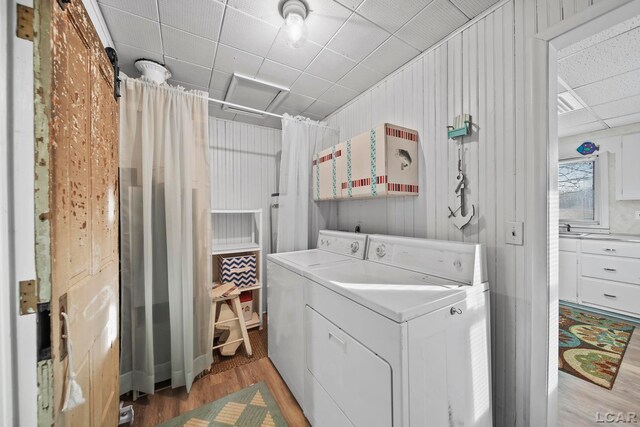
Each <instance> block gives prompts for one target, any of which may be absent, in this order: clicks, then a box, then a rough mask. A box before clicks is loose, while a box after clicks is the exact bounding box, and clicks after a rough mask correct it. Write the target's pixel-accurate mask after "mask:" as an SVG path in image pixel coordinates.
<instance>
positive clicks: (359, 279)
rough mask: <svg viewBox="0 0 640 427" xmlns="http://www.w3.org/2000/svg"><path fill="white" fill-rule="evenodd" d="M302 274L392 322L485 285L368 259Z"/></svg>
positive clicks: (427, 311)
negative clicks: (448, 278) (469, 283)
mask: <svg viewBox="0 0 640 427" xmlns="http://www.w3.org/2000/svg"><path fill="white" fill-rule="evenodd" d="M304 275H305V276H306V277H308V278H309V279H311V280H313V281H314V282H317V283H319V284H320V285H323V286H325V287H327V288H329V289H331V290H333V291H335V292H337V293H339V294H341V295H343V296H345V297H347V298H349V299H351V300H353V301H355V302H357V303H359V304H361V305H363V306H365V307H367V308H370V309H371V310H373V311H375V312H377V313H380V314H381V315H383V316H385V317H387V318H389V319H391V320H393V321H396V322H406V321H408V320H411V319H413V318H416V317H419V316H422V315H424V314H427V313H430V312H432V311H435V310H438V309H440V308H442V307H446V306H448V305H450V304H454V303H456V302H458V301H462V300H464V299H465V298H466V297H467V296H468V295H469V294H470V293H476V292H483V291H485V290H486V289H487V285H486V284H485V283H482V284H479V285H477V286H467V285H465V284H462V283H456V282H454V281H451V280H447V279H443V278H440V277H437V276H430V275H428V274H423V273H419V272H415V271H410V270H406V269H402V268H396V267H390V266H387V265H383V264H380V263H376V262H370V261H365V262H359V261H351V262H343V263H339V264H333V265H328V266H324V267H322V268H315V269H311V270H307V271H305V272H304Z"/></svg>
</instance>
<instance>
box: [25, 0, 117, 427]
mask: <svg viewBox="0 0 640 427" xmlns="http://www.w3.org/2000/svg"><path fill="white" fill-rule="evenodd" d="M35 3H36V7H35V22H34V32H35V39H34V43H35V46H34V69H35V81H36V83H35V84H36V88H35V93H36V95H35V96H36V100H35V101H36V102H35V108H36V123H35V125H36V188H35V203H36V269H37V275H38V292H39V295H38V299H39V302H40V307H47V303H49V306H48V308H49V310H50V311H49V312H50V317H49V319H50V334H49V335H50V338H51V342H50V355H49V357H48V358H47V357H41V360H40V362H39V364H38V377H39V378H38V380H39V386H38V387H39V390H38V393H39V411H40V413H39V424H40V425H51V424H55V425H73V426H115V425H117V424H118V398H119V393H118V385H119V337H118V332H119V321H118V316H119V278H118V276H119V267H118V265H119V260H118V133H119V128H118V126H119V125H118V113H119V109H118V108H119V107H118V102H117V100H116V99H115V98H114V71H113V67H112V65H111V63H110V61H109V59H108V57H107V55H106V53H105V50H104V47H103V46H102V44H101V42H100V39H99V38H98V35H97V34H96V31H95V29H94V27H93V25H92V23H91V20H90V19H89V16H88V14H87V12H86V10H85V8H84V6H83V4H82V1H81V0H66V1H64V0H38V1H36V2H35ZM45 311H46V309H45ZM63 312H64V313H66V314H67V315H68V319H69V322H68V329H67V325H65V322H64V321H63V319H62V317H61V316H62V314H61V313H63ZM41 319H42V316H41ZM39 323H45V322H39ZM41 331H43V329H42V328H41ZM65 336H69V337H70V338H71V341H72V344H73V349H72V353H71V354H72V356H73V357H72V362H73V371H75V373H76V374H77V382H78V383H79V384H80V386H81V388H82V392H83V395H84V399H85V402H84V403H83V404H81V405H79V406H77V407H76V408H74V409H72V410H70V411H65V412H62V408H63V404H64V400H65V395H66V393H67V388H68V386H69V381H68V379H67V375H68V373H69V368H70V366H69V359H70V357H69V355H68V354H67V351H66V344H67V342H66V338H65ZM40 341H46V337H45V338H42V337H41V339H40ZM40 345H41V346H42V344H40ZM40 350H41V351H40V353H41V354H40V355H41V356H42V353H43V349H42V348H41V349H40Z"/></svg>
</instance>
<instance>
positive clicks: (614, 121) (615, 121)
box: [604, 113, 640, 128]
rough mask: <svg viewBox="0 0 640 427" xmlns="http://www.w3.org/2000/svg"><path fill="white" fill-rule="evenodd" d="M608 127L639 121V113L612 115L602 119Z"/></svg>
mask: <svg viewBox="0 0 640 427" xmlns="http://www.w3.org/2000/svg"><path fill="white" fill-rule="evenodd" d="M604 122H605V123H606V124H607V125H608V126H609V127H612V128H614V127H618V126H624V125H630V124H632V123H640V113H635V114H629V115H627V116H620V117H614V118H611V119H608V120H605V121H604Z"/></svg>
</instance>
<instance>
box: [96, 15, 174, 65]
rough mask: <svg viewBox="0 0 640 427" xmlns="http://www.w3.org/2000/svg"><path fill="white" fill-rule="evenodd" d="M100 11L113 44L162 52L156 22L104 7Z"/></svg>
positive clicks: (158, 25)
mask: <svg viewBox="0 0 640 427" xmlns="http://www.w3.org/2000/svg"><path fill="white" fill-rule="evenodd" d="M100 9H101V10H102V15H103V16H104V20H105V22H106V23H107V27H108V28H109V33H110V34H111V37H112V38H113V41H114V42H115V43H125V44H128V45H129V46H134V47H137V48H140V49H143V50H146V51H149V52H158V53H160V52H162V37H161V36H160V24H159V23H158V22H155V21H151V20H149V19H146V18H142V17H140V16H137V15H133V14H131V13H127V12H123V11H121V10H119V9H114V8H112V7H109V6H105V5H102V6H101V8H100Z"/></svg>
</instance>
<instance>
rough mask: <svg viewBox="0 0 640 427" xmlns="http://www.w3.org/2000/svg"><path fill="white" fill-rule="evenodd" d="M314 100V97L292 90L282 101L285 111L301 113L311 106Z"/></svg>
mask: <svg viewBox="0 0 640 427" xmlns="http://www.w3.org/2000/svg"><path fill="white" fill-rule="evenodd" d="M314 101H315V99H314V98H309V97H308V96H304V95H299V94H297V93H292V92H290V93H289V95H287V97H286V98H285V99H284V101H282V105H281V107H282V108H283V109H284V112H287V113H289V114H294V113H295V114H299V113H301V112H302V111H304V110H306V109H307V108H309V106H310V105H311V104H313V102H314Z"/></svg>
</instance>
